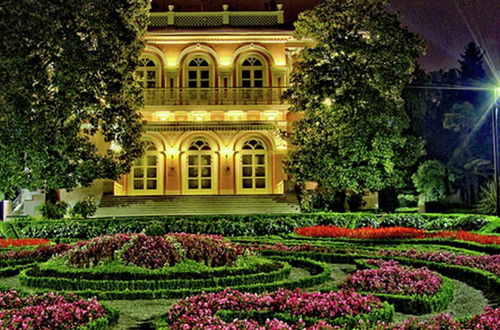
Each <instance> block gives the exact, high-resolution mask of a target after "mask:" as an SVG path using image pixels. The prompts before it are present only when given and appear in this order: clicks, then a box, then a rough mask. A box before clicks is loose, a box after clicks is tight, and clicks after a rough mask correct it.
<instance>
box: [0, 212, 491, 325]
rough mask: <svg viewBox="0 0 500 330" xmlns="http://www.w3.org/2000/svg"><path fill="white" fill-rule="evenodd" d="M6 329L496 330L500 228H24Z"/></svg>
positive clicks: (320, 217)
mask: <svg viewBox="0 0 500 330" xmlns="http://www.w3.org/2000/svg"><path fill="white" fill-rule="evenodd" d="M0 228H1V233H2V236H3V237H4V238H2V239H1V241H0V247H1V252H0V266H1V268H0V276H1V279H0V287H1V289H2V293H1V298H0V305H1V306H2V310H1V311H0V322H1V323H0V327H1V328H6V329H11V328H12V329H17V328H30V329H33V328H34V329H74V328H79V329H186V328H203V329H305V328H307V329H472V328H474V329H498V327H499V324H500V308H498V307H499V302H500V300H499V297H500V295H499V294H498V293H499V292H500V236H499V235H498V232H499V231H500V219H498V218H496V217H493V216H480V215H464V214H448V215H446V214H403V213H401V214H375V213H309V214H306V213H304V214H293V215H253V216H240V217H237V216H212V217H176V218H175V217H170V218H169V217H162V218H160V217H157V218H129V219H127V218H120V219H63V220H50V221H47V220H45V221H36V220H22V219H18V220H14V221H9V222H3V223H1V225H0Z"/></svg>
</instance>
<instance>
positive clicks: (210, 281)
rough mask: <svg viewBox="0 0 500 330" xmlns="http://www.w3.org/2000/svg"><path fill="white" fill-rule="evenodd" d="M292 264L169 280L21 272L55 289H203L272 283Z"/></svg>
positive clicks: (25, 279) (29, 282)
mask: <svg viewBox="0 0 500 330" xmlns="http://www.w3.org/2000/svg"><path fill="white" fill-rule="evenodd" d="M290 272H291V266H290V265H289V264H287V263H283V267H281V268H280V269H278V270H275V271H271V272H269V273H256V274H249V275H239V276H227V277H210V278H205V279H169V280H129V281H124V280H88V279H79V278H66V277H57V274H55V275H56V277H52V276H51V277H49V276H45V274H44V272H42V271H39V269H38V267H33V268H31V269H28V270H25V271H22V272H21V273H20V275H19V281H20V282H21V284H23V285H26V286H30V287H38V288H47V289H53V290H69V291H71V290H76V291H78V290H103V291H122V290H131V291H134V290H161V289H176V288H190V289H202V288H208V287H219V286H241V285H247V284H254V283H271V282H277V281H280V280H283V279H285V278H287V277H288V276H289V275H290Z"/></svg>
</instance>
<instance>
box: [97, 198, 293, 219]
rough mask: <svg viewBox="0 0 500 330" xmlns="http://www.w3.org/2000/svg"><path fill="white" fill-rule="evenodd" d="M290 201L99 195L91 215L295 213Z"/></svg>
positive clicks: (291, 200) (287, 199)
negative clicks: (94, 211)
mask: <svg viewBox="0 0 500 330" xmlns="http://www.w3.org/2000/svg"><path fill="white" fill-rule="evenodd" d="M294 201H296V198H295V196H286V198H284V196H283V195H193V196H103V198H102V200H101V205H100V207H99V209H98V210H97V212H96V214H95V215H94V217H125V216H162V215H164V216H167V215H219V214H220V215H231V214H238V215H242V214H266V213H272V214H289V213H298V212H300V209H299V207H298V205H297V203H296V202H294Z"/></svg>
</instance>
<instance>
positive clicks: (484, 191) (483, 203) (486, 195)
mask: <svg viewBox="0 0 500 330" xmlns="http://www.w3.org/2000/svg"><path fill="white" fill-rule="evenodd" d="M496 190H497V188H496V185H495V181H489V182H487V183H486V184H485V185H484V186H482V187H481V193H480V199H479V203H478V205H477V210H478V211H479V212H480V213H483V214H495V213H496V211H497V194H496Z"/></svg>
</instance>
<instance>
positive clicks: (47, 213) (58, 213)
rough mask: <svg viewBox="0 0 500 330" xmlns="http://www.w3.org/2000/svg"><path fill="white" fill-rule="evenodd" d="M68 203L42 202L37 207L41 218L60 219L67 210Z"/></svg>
mask: <svg viewBox="0 0 500 330" xmlns="http://www.w3.org/2000/svg"><path fill="white" fill-rule="evenodd" d="M68 206H69V205H68V203H66V202H65V201H57V202H56V203H52V202H44V203H41V204H40V205H38V206H37V210H39V211H40V213H41V214H42V216H43V217H44V218H46V219H62V218H64V216H65V215H66V212H67V210H68Z"/></svg>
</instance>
